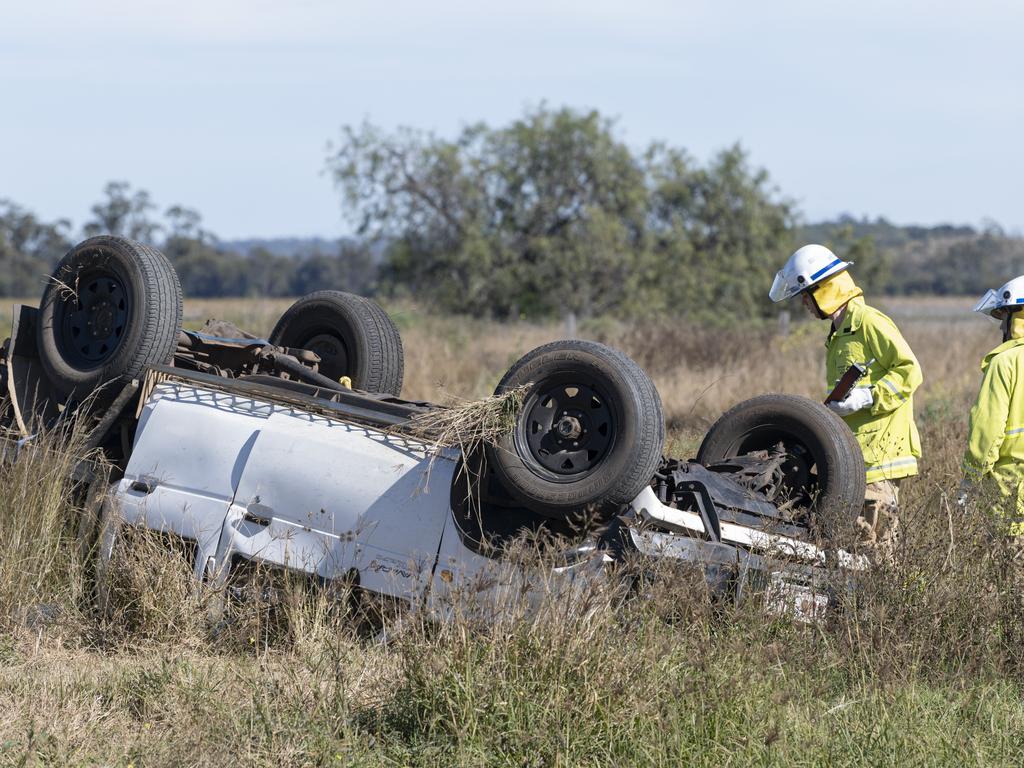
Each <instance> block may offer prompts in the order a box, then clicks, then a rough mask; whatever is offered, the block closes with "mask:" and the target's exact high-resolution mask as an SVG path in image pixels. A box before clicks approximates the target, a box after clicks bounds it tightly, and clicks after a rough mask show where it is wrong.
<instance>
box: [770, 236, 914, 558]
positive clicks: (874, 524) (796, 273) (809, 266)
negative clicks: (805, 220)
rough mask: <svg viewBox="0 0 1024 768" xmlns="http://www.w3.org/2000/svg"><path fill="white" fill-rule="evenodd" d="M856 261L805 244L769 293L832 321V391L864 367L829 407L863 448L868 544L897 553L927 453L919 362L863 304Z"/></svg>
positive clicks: (861, 523)
mask: <svg viewBox="0 0 1024 768" xmlns="http://www.w3.org/2000/svg"><path fill="white" fill-rule="evenodd" d="M851 266H852V262H847V261H843V260H842V259H840V258H838V257H837V256H836V255H835V254H834V253H832V251H830V250H829V249H828V248H826V247H824V246H822V245H805V246H804V247H803V248H801V249H800V250H798V251H797V252H796V253H794V254H793V255H792V256H791V257H790V258H789V261H787V262H786V265H785V266H784V267H783V268H782V269H781V270H780V271H779V273H778V274H777V275H776V276H775V282H774V283H773V284H772V288H771V291H770V292H769V295H770V297H771V299H772V301H776V302H779V301H784V300H786V299H789V298H792V297H793V296H797V295H800V296H801V298H802V299H803V302H804V305H805V306H806V307H807V308H808V310H810V312H811V313H812V314H813V315H814V316H815V317H817V318H819V319H821V320H831V321H832V327H831V330H830V332H829V335H828V340H827V341H826V344H825V347H826V350H827V352H826V358H825V368H826V387H827V389H826V391H827V392H830V391H831V390H832V389H833V388H834V387H835V385H836V383H837V382H838V381H839V379H840V378H842V376H843V374H844V373H846V371H847V370H849V368H850V367H851V366H852V365H854V364H856V365H859V366H863V367H864V369H865V370H866V373H865V375H864V376H863V378H862V379H861V380H860V381H859V382H858V384H857V386H855V387H854V389H853V390H851V391H850V394H849V395H848V396H847V397H846V398H845V399H844V400H842V401H840V402H837V403H830V404H829V407H830V408H832V410H834V411H835V412H836V413H838V414H839V415H840V416H841V417H842V418H843V420H844V421H846V423H847V425H849V427H850V429H851V430H852V431H853V433H854V435H855V436H856V438H857V442H858V443H859V444H860V447H861V449H862V450H863V452H864V463H865V465H866V469H867V482H868V486H867V494H866V498H865V500H864V509H863V511H862V513H861V517H860V519H859V520H858V523H859V526H860V529H861V532H862V536H863V539H864V542H865V543H866V544H868V545H869V546H877V547H878V548H879V549H880V550H881V552H882V553H883V554H884V555H886V556H891V553H892V546H893V543H894V540H895V537H896V535H897V532H898V529H899V517H898V514H899V511H898V510H899V483H900V480H902V479H903V478H905V477H911V476H913V475H916V474H917V471H918V470H917V460H918V459H919V458H920V456H921V440H920V437H919V435H918V431H917V425H916V424H915V423H914V400H913V395H914V391H915V390H916V389H917V388H918V387H919V386H920V385H921V380H922V376H921V366H920V365H919V364H918V362H917V358H916V357H914V353H913V352H912V351H911V349H910V345H908V344H907V342H906V341H905V340H904V338H903V336H902V334H900V332H899V329H898V328H897V327H896V324H895V323H893V321H892V320H890V319H889V318H888V317H886V316H885V315H884V314H882V313H881V312H879V311H878V310H877V309H874V308H873V307H870V306H868V305H867V304H866V303H865V302H864V298H863V294H864V292H863V291H862V290H861V289H860V288H859V287H857V285H856V283H854V281H853V278H852V277H851V276H850V272H849V268H850V267H851Z"/></svg>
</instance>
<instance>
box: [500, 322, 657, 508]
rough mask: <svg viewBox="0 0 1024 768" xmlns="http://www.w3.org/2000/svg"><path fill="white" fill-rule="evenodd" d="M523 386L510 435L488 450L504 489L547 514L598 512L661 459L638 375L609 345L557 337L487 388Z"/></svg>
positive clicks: (643, 377) (641, 481) (648, 395)
mask: <svg viewBox="0 0 1024 768" xmlns="http://www.w3.org/2000/svg"><path fill="white" fill-rule="evenodd" d="M519 387H524V388H525V394H524V399H523V404H522V408H521V410H520V412H519V414H518V415H517V418H516V421H515V426H514V428H513V430H512V431H511V433H509V434H507V435H505V436H504V437H502V438H501V439H500V440H499V441H497V442H496V443H495V444H494V445H492V446H490V447H489V449H488V460H489V461H490V462H491V465H492V466H493V468H494V471H495V474H496V476H497V477H498V479H499V481H500V482H501V483H502V485H503V487H504V488H505V489H506V490H507V491H508V492H509V493H510V494H511V495H512V496H514V497H515V498H516V499H518V500H519V501H521V502H522V503H523V504H524V505H525V506H527V507H529V508H530V509H532V510H534V511H535V512H538V513H541V514H543V515H546V516H548V517H553V518H558V519H574V518H579V517H581V516H584V515H587V514H596V515H599V516H606V515H607V514H609V513H614V512H615V511H617V510H618V509H621V508H622V507H623V506H624V505H626V504H628V503H629V502H630V501H632V500H633V499H634V498H635V497H636V495H637V494H638V493H640V491H642V490H643V489H644V488H645V487H647V485H648V484H649V483H650V481H651V477H652V476H653V474H654V472H655V470H656V469H657V467H658V463H659V461H660V460H661V454H662V449H663V447H664V442H665V422H664V418H663V416H662V410H661V400H660V398H659V397H658V392H657V390H656V389H655V388H654V384H653V383H652V382H651V380H650V379H649V378H648V376H647V374H646V373H644V371H643V370H642V369H641V368H640V366H638V365H637V364H636V363H635V362H633V361H632V360H631V359H630V358H629V357H627V356H626V355H624V354H623V353H622V352H619V351H618V350H615V349H612V348H611V347H607V346H605V345H603V344H597V343H595V342H589V341H575V340H572V341H556V342H553V343H551V344H546V345H544V346H542V347H538V348H537V349H535V350H533V351H532V352H530V353H528V354H527V355H526V356H524V357H523V358H522V359H520V360H519V361H518V362H517V363H515V365H513V366H512V367H511V368H510V369H509V371H508V372H507V373H506V374H505V376H504V378H503V379H502V380H501V382H500V383H499V384H498V387H497V389H496V391H495V394H496V395H502V394H505V393H508V392H510V391H513V390H515V389H517V388H519Z"/></svg>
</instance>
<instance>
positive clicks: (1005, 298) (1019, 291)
mask: <svg viewBox="0 0 1024 768" xmlns="http://www.w3.org/2000/svg"><path fill="white" fill-rule="evenodd" d="M1006 307H1015V308H1020V309H1024V275H1021V276H1020V277H1015V278H1013V280H1011V281H1010V282H1008V283H1007V284H1006V285H1004V286H1003V287H1002V288H1000V289H999V290H998V291H993V290H989V291H988V293H986V294H985V295H984V296H982V297H981V301H979V302H978V303H977V304H976V305H975V307H974V311H975V312H981V314H983V315H988V316H989V317H992V316H993V315H994V314H995V312H996V311H997V310H1000V309H1005V308H1006Z"/></svg>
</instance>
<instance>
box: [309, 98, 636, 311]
mask: <svg viewBox="0 0 1024 768" xmlns="http://www.w3.org/2000/svg"><path fill="white" fill-rule="evenodd" d="M329 165H330V168H331V169H332V171H333V173H334V176H335V179H336V181H337V183H338V185H339V187H340V189H341V191H342V193H343V195H344V198H345V201H346V203H347V205H348V210H349V211H350V213H351V215H352V216H353V217H354V218H355V219H356V220H357V222H358V225H359V231H360V233H361V234H363V235H368V236H374V237H380V238H385V239H386V240H388V241H389V242H390V247H389V252H388V262H387V276H388V278H389V279H390V281H391V283H392V285H407V286H412V287H414V288H415V290H416V291H417V292H418V294H419V295H421V296H423V297H425V298H430V299H433V300H434V301H436V302H438V303H439V304H440V305H441V306H442V307H443V308H446V309H450V310H455V311H462V312H470V313H473V314H493V315H497V316H499V317H507V316H514V315H518V314H523V313H525V314H550V313H556V312H566V311H572V312H577V313H580V314H592V313H594V312H599V311H605V310H607V309H611V308H614V307H616V306H619V305H621V303H622V302H623V300H624V298H625V297H626V296H628V295H629V294H630V292H631V290H632V286H633V284H634V283H635V282H636V280H637V279H638V278H639V277H640V276H641V275H642V272H641V270H640V269H639V267H640V264H641V260H642V257H643V255H644V252H645V251H644V246H643V238H644V200H645V193H644V186H643V183H644V175H643V170H642V168H641V167H640V165H639V163H638V162H637V160H636V158H634V157H633V155H632V153H631V152H630V151H629V149H628V147H627V146H626V145H625V144H623V143H622V142H621V141H620V140H618V139H617V138H616V137H615V136H614V134H613V131H612V126H611V124H610V122H609V121H607V120H606V119H604V118H602V117H601V116H600V115H598V114H597V113H596V112H587V113H577V112H574V111H572V110H568V109H560V110H554V111H551V110H547V109H544V108H541V109H537V110H534V111H531V112H529V113H528V114H527V115H526V116H524V117H523V118H522V119H520V120H516V121H514V122H513V123H511V124H510V125H508V126H506V127H504V128H502V129H498V130H492V129H489V128H487V127H486V126H483V125H474V126H470V127H467V128H465V129H464V130H463V131H462V132H461V133H460V134H459V135H458V136H457V137H456V138H455V139H454V140H445V139H440V138H437V137H435V136H432V135H429V134H424V133H421V132H417V131H412V130H409V129H405V130H401V131H399V132H398V133H396V134H392V135H388V134H384V133H382V132H381V131H380V130H378V129H377V128H374V127H373V126H370V125H363V126H361V127H360V128H351V127H349V128H346V129H345V130H344V134H343V139H342V142H341V145H340V146H339V147H338V149H337V150H336V152H335V153H334V154H333V155H332V157H331V159H330V161H329Z"/></svg>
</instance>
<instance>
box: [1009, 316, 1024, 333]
mask: <svg viewBox="0 0 1024 768" xmlns="http://www.w3.org/2000/svg"><path fill="white" fill-rule="evenodd" d="M1010 339H1011V340H1017V339H1024V312H1014V313H1013V314H1012V315H1010Z"/></svg>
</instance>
